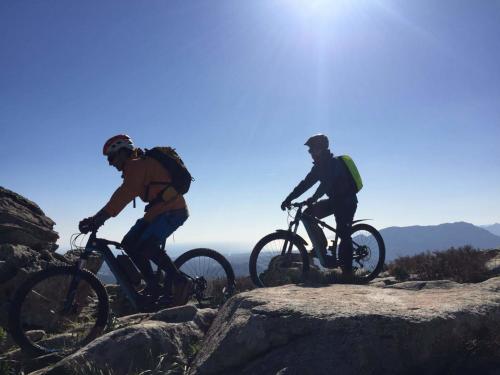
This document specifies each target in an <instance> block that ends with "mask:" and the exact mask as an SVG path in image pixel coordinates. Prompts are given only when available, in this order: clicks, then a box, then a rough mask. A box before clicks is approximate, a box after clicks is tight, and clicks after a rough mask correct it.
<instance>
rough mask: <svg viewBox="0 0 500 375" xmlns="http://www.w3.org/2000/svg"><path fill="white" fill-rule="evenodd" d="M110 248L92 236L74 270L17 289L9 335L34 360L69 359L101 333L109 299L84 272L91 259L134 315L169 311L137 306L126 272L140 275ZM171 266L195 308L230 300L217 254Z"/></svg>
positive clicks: (230, 282)
mask: <svg viewBox="0 0 500 375" xmlns="http://www.w3.org/2000/svg"><path fill="white" fill-rule="evenodd" d="M74 243H75V240H74V241H72V247H73V244H74ZM110 246H114V247H115V248H116V249H121V245H120V244H119V243H118V242H114V241H108V240H105V239H99V238H97V237H96V231H93V232H92V233H91V234H90V236H89V239H88V241H87V244H86V246H85V248H84V249H82V253H81V255H80V257H79V259H78V260H77V262H76V263H75V264H74V265H70V266H55V267H51V268H47V269H45V270H43V271H40V272H37V273H35V274H33V275H32V276H31V277H29V278H28V279H27V280H26V281H25V282H24V283H23V284H22V285H21V286H20V287H19V289H18V290H17V291H16V293H15V295H14V297H13V299H12V302H11V306H10V311H9V332H10V334H11V335H12V338H13V339H14V340H15V342H16V343H17V344H18V345H19V346H20V347H21V349H22V350H23V351H25V352H27V353H28V354H31V355H33V356H40V355H44V354H48V353H56V352H62V353H71V352H72V351H75V350H76V349H78V348H80V347H82V346H84V345H86V344H87V343H89V342H90V341H92V340H94V339H95V338H96V337H98V336H99V335H100V334H101V333H102V332H103V331H104V330H105V328H106V326H107V323H108V314H109V300H108V294H107V292H106V289H105V288H104V286H103V285H102V283H101V281H99V279H98V278H97V277H96V275H94V274H93V273H92V272H90V271H89V270H87V269H85V264H86V261H87V260H88V259H89V257H90V256H91V255H93V254H96V253H97V254H100V255H101V256H102V257H103V260H104V262H106V263H107V265H108V267H109V269H110V270H111V272H112V273H113V275H114V276H115V278H116V280H117V282H118V284H119V286H120V287H121V289H122V291H123V292H124V294H125V296H126V297H127V299H128V301H129V302H130V304H131V306H132V307H133V309H134V310H135V311H137V312H148V311H155V310H158V309H160V308H164V307H169V306H168V305H167V306H161V305H158V304H157V305H155V304H154V303H153V305H152V303H151V302H149V303H145V302H142V301H144V298H141V297H142V296H141V295H140V294H139V293H138V291H137V288H138V286H139V285H138V283H137V279H136V278H135V277H134V273H133V272H130V267H133V269H135V271H136V272H137V274H139V275H140V273H139V271H137V269H136V268H135V266H134V265H133V264H132V262H131V260H130V259H129V258H128V257H127V256H126V255H125V254H121V255H118V256H116V257H115V255H114V254H113V252H112V251H111V249H110ZM174 263H175V265H176V266H177V268H179V270H180V271H181V272H182V273H183V274H184V275H185V276H187V277H189V278H190V279H191V280H192V281H193V290H192V297H194V298H195V299H196V300H197V301H198V303H200V304H204V303H208V304H210V305H213V304H218V303H222V302H223V301H224V300H225V299H227V298H228V297H229V296H231V294H233V292H234V289H235V281H234V272H233V269H232V267H231V264H230V263H229V262H228V261H227V260H226V258H224V257H223V256H222V255H221V254H220V253H218V252H216V251H214V250H211V249H204V248H200V249H193V250H189V251H187V252H185V253H184V254H182V255H181V256H180V257H179V258H177V259H176V260H175V261H174ZM167 276H168V275H167ZM139 282H140V280H139ZM34 311H36V313H34Z"/></svg>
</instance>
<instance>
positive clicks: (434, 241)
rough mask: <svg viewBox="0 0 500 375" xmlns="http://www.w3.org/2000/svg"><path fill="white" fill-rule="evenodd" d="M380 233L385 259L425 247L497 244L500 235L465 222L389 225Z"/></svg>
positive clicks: (493, 245)
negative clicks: (384, 247) (384, 248)
mask: <svg viewBox="0 0 500 375" xmlns="http://www.w3.org/2000/svg"><path fill="white" fill-rule="evenodd" d="M380 233H381V234H382V237H383V238H384V241H385V244H386V248H387V259H388V260H390V259H394V258H395V257H398V256H404V255H414V254H417V253H419V252H423V251H426V250H445V249H448V248H450V247H452V246H453V247H458V246H463V245H471V246H473V247H475V248H479V249H491V248H497V247H499V246H500V236H496V235H494V234H492V233H490V232H489V231H487V230H486V229H483V228H480V227H477V226H475V225H472V224H470V223H465V222H457V223H446V224H439V225H428V226H420V225H416V226H410V227H389V228H385V229H382V230H381V231H380Z"/></svg>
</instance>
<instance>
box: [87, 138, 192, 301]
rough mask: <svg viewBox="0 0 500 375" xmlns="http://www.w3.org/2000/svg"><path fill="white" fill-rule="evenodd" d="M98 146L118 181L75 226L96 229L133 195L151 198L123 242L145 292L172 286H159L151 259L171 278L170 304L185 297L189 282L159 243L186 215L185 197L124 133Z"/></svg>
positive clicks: (166, 290)
mask: <svg viewBox="0 0 500 375" xmlns="http://www.w3.org/2000/svg"><path fill="white" fill-rule="evenodd" d="M102 152H103V155H104V156H106V157H107V159H108V162H109V165H110V166H113V167H115V168H116V169H117V170H118V171H120V172H122V178H123V183H122V185H121V186H120V187H119V188H118V189H117V190H116V191H115V192H114V193H113V195H112V196H111V199H110V200H109V202H108V203H107V204H106V205H105V206H104V207H103V208H102V209H101V210H100V211H99V212H98V213H97V214H96V215H94V216H92V217H89V218H86V219H83V220H82V221H81V222H80V227H81V228H84V227H90V228H92V229H98V228H99V227H100V226H102V225H103V224H104V222H105V221H106V220H108V219H109V218H110V217H114V216H117V215H118V214H119V213H120V212H121V211H122V210H123V209H124V208H125V206H126V205H127V204H128V203H130V202H131V201H132V200H133V199H134V198H136V197H139V198H141V200H143V201H144V202H153V204H150V205H148V206H147V207H146V213H145V214H144V217H143V218H141V219H139V220H137V222H136V223H135V225H134V226H133V227H132V228H131V229H130V230H129V232H128V233H127V234H126V235H125V237H124V238H123V240H122V246H123V248H124V250H125V252H126V253H127V254H128V255H129V256H130V258H131V259H132V260H133V261H134V263H135V265H136V266H137V268H138V269H139V270H140V271H141V273H142V275H143V277H144V280H145V282H146V288H145V289H144V291H143V295H144V297H146V298H148V299H151V300H156V299H157V298H158V297H159V296H160V294H163V295H164V296H166V297H165V298H168V296H169V295H170V291H171V287H172V285H166V286H165V288H164V290H161V289H160V286H159V285H158V281H157V279H156V276H155V274H154V271H153V269H152V267H151V264H150V261H149V260H152V261H153V262H154V263H155V264H156V265H158V267H159V268H160V269H162V270H163V271H165V272H166V274H167V275H168V278H169V279H170V280H172V282H173V299H172V304H173V305H181V304H184V303H186V302H187V298H188V295H189V292H190V289H191V288H192V282H191V280H190V279H188V278H186V277H185V276H183V275H182V273H180V272H179V270H178V269H177V267H176V266H175V265H174V263H173V262H172V260H171V259H170V257H169V256H168V255H167V254H166V253H165V251H164V250H163V249H162V246H163V244H164V243H165V240H166V239H167V237H169V236H170V235H171V234H172V233H173V232H174V231H175V230H176V229H177V228H178V227H180V226H181V225H182V224H183V223H184V222H185V221H186V220H187V218H188V216H189V214H188V210H187V205H186V201H185V200H184V197H183V196H182V195H181V194H178V193H177V192H176V191H175V189H174V188H173V187H172V186H171V185H170V182H171V181H172V177H171V174H170V173H169V171H168V170H166V169H165V167H163V166H162V165H161V164H160V162H158V161H157V160H155V159H153V158H144V157H141V156H142V155H143V151H142V150H141V149H139V148H136V147H134V144H133V142H132V139H131V138H130V137H129V136H128V135H125V134H119V135H116V136H114V137H111V138H110V139H108V140H107V141H106V143H105V144H104V147H103V151H102ZM166 187H167V191H166V192H165V188H166ZM160 193H162V196H163V197H165V196H169V199H167V200H165V199H157V197H158V196H159V194H160Z"/></svg>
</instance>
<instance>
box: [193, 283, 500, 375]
mask: <svg viewBox="0 0 500 375" xmlns="http://www.w3.org/2000/svg"><path fill="white" fill-rule="evenodd" d="M402 284H405V283H401V284H396V285H393V286H390V287H385V288H378V287H371V286H363V285H331V286H327V287H322V288H317V287H316V288H308V287H303V286H296V285H288V286H282V287H275V288H266V289H256V290H253V291H250V292H245V293H242V294H239V295H236V296H234V297H232V298H231V299H230V300H229V301H228V302H227V303H226V304H225V305H224V306H223V308H222V309H221V310H220V311H219V314H218V316H217V318H216V319H215V321H214V323H213V324H212V326H211V328H210V330H209V332H208V333H207V336H206V338H205V341H204V343H203V345H202V348H201V350H200V352H199V353H198V355H197V356H196V358H195V360H194V363H193V365H192V367H191V370H190V372H189V373H190V374H242V375H244V374H332V373H337V374H346V375H348V374H382V373H383V374H402V373H409V374H420V373H425V374H442V373H494V372H493V371H494V370H495V369H498V368H500V293H498V292H499V291H500V277H499V278H493V279H490V280H487V281H485V282H483V283H479V284H457V283H453V282H446V281H441V282H425V284H423V283H420V284H418V283H412V282H410V283H407V284H406V285H403V287H401V285H402ZM398 286H399V287H398Z"/></svg>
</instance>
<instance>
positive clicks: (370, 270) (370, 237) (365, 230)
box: [351, 224, 385, 283]
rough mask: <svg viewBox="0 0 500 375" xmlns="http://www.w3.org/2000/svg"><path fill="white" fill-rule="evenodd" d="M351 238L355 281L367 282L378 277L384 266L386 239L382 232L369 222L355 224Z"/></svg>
mask: <svg viewBox="0 0 500 375" xmlns="http://www.w3.org/2000/svg"><path fill="white" fill-rule="evenodd" d="M351 238H352V244H353V262H352V264H353V272H354V278H355V281H356V282H358V283H367V282H369V281H371V280H373V279H374V278H375V277H377V276H378V274H379V273H380V271H382V267H383V266H384V261H385V244H384V240H383V238H382V236H381V235H380V233H379V232H378V231H377V230H376V229H375V228H374V227H372V226H371V225H368V224H358V225H354V226H353V227H352V234H351Z"/></svg>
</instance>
